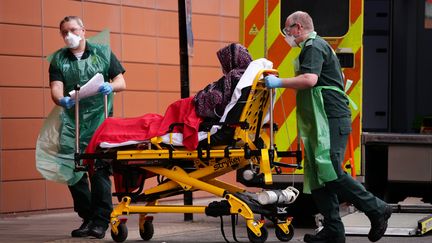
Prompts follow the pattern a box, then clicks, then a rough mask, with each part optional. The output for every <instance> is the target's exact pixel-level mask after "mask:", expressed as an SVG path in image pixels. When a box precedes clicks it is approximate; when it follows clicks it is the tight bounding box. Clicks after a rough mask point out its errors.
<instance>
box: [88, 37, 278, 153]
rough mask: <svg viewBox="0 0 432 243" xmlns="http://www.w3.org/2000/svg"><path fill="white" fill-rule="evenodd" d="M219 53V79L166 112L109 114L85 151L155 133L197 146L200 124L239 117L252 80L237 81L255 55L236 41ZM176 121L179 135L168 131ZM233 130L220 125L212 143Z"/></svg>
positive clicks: (136, 140)
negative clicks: (133, 115)
mask: <svg viewBox="0 0 432 243" xmlns="http://www.w3.org/2000/svg"><path fill="white" fill-rule="evenodd" d="M217 56H218V59H219V61H220V63H221V67H222V70H223V73H224V75H223V76H222V77H221V78H220V79H219V80H217V81H215V82H213V83H211V84H209V85H208V86H207V87H205V88H204V89H203V90H201V91H199V92H198V93H197V94H196V95H195V96H194V97H189V98H185V99H180V100H178V101H176V102H174V103H172V104H171V105H170V106H169V107H168V108H167V110H166V112H165V115H164V116H162V115H159V114H145V115H143V116H140V117H135V118H107V120H105V122H104V123H102V124H101V126H100V127H99V128H98V129H97V130H96V132H95V134H94V135H93V138H92V139H91V141H90V143H89V146H88V147H87V150H86V153H93V152H95V151H96V149H97V148H99V147H105V148H109V147H118V146H124V145H131V144H138V143H140V142H143V141H146V140H149V139H151V138H155V137H161V138H162V139H164V137H165V139H168V140H171V142H173V144H174V145H182V146H184V147H185V148H186V149H188V150H194V149H196V148H197V146H198V144H199V141H200V140H202V138H205V137H206V136H207V133H199V127H200V124H201V123H202V122H203V121H228V120H229V121H234V122H235V121H238V119H239V118H240V113H241V112H239V111H241V110H242V109H243V106H242V104H241V102H238V101H242V100H243V101H245V100H246V99H247V95H248V89H247V86H248V85H249V86H250V85H251V82H252V81H251V80H250V79H249V80H248V81H242V82H243V83H242V84H241V85H238V84H239V81H240V80H241V79H242V76H243V74H244V73H245V71H246V69H247V68H248V66H249V64H250V63H251V62H252V58H251V56H250V54H249V52H248V51H247V49H246V48H245V47H244V46H242V45H240V44H236V43H232V44H230V45H228V46H225V47H223V48H222V49H220V50H219V51H218V52H217ZM264 60H265V59H264ZM257 61H260V63H264V66H263V64H260V65H261V66H262V67H261V68H271V62H269V61H268V60H265V61H263V60H261V59H259V60H257ZM254 62H256V61H254ZM265 65H267V66H265ZM249 76H252V75H249ZM252 80H253V78H252ZM238 86H240V87H238ZM245 87H246V88H245ZM236 89H238V90H236ZM235 91H237V95H236V97H235V98H236V99H235V100H234V101H233V99H232V98H234V97H232V96H233V92H235ZM233 102H234V103H239V105H240V106H237V107H236V106H233V105H232V103H233ZM229 104H230V105H231V107H230V109H231V110H232V111H229V112H227V110H226V109H225V108H226V107H227V105H229ZM243 105H244V104H243ZM173 123H182V125H181V126H175V127H174V130H173V131H172V133H173V134H175V135H178V138H177V137H176V136H171V137H170V135H169V134H167V133H168V131H169V128H170V125H171V124H173ZM170 132H171V131H170ZM233 133H234V130H233V129H229V128H224V129H219V131H218V132H215V134H213V135H212V137H211V144H212V145H213V144H223V143H224V142H225V141H224V140H226V138H227V137H229V136H231V135H232V134H233ZM171 135H172V134H171ZM173 140H174V141H173ZM177 140H179V141H177Z"/></svg>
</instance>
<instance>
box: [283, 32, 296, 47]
mask: <svg viewBox="0 0 432 243" xmlns="http://www.w3.org/2000/svg"><path fill="white" fill-rule="evenodd" d="M295 39H296V37H295V36H293V35H286V36H285V41H286V42H287V43H288V45H290V46H291V47H297V46H298V45H297V43H296V42H295Z"/></svg>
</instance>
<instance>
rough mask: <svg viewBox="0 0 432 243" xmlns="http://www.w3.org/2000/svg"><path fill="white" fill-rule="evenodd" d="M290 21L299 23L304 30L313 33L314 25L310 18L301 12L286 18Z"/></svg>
mask: <svg viewBox="0 0 432 243" xmlns="http://www.w3.org/2000/svg"><path fill="white" fill-rule="evenodd" d="M288 19H291V20H292V22H293V23H300V24H301V25H302V26H303V28H304V29H305V30H309V31H314V29H315V28H314V24H313V20H312V18H311V16H310V15H309V14H308V13H306V12H303V11H296V12H294V13H292V14H290V15H289V16H288V17H287V20H288Z"/></svg>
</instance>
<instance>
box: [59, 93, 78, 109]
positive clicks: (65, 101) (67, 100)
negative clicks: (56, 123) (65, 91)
mask: <svg viewBox="0 0 432 243" xmlns="http://www.w3.org/2000/svg"><path fill="white" fill-rule="evenodd" d="M60 105H61V106H63V107H64V108H66V109H70V108H71V107H72V106H74V105H75V100H74V99H72V98H71V97H69V96H65V97H63V98H61V99H60Z"/></svg>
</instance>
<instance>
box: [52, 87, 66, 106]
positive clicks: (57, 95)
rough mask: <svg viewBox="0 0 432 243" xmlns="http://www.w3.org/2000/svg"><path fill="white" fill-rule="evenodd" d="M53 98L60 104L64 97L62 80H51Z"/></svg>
mask: <svg viewBox="0 0 432 243" xmlns="http://www.w3.org/2000/svg"><path fill="white" fill-rule="evenodd" d="M50 87H51V98H52V100H53V101H54V103H55V104H56V105H60V100H61V98H63V82H62V81H51V82H50Z"/></svg>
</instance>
